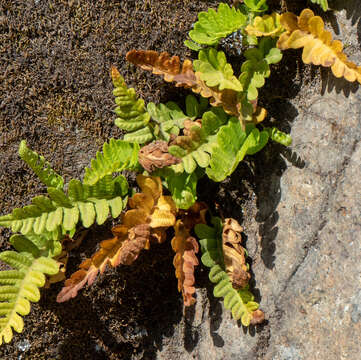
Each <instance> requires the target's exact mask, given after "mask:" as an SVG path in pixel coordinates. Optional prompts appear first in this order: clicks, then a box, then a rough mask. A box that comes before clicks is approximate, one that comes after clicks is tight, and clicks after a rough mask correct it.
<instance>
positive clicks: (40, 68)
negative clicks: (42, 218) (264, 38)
mask: <svg viewBox="0 0 361 360" xmlns="http://www.w3.org/2000/svg"><path fill="white" fill-rule="evenodd" d="M229 3H231V1H229ZM268 3H269V4H270V5H271V7H272V9H275V10H281V7H282V10H285V7H287V9H288V10H290V11H294V12H296V13H299V12H300V10H301V9H303V8H305V7H306V6H309V5H310V6H311V7H312V9H314V10H315V11H317V13H318V14H320V15H321V16H323V17H324V18H325V22H326V26H327V27H328V28H329V29H330V30H331V31H333V33H334V34H335V36H336V37H337V38H339V39H343V41H344V43H345V45H346V52H347V54H348V55H349V56H350V58H351V59H352V60H354V61H355V62H357V63H359V64H360V63H361V20H360V19H361V3H360V1H359V0H334V1H332V0H329V3H330V5H331V7H332V8H333V9H335V11H329V12H327V13H326V14H323V13H322V11H321V10H319V7H317V6H316V5H312V4H310V2H309V1H305V0H285V1H278V0H268ZM217 4H218V1H216V0H209V1H206V0H180V1H179V2H174V1H173V0H159V1H158V0H152V1H148V0H144V1H143V0H139V1H138V0H137V1H136V0H122V1H118V0H112V1H108V0H99V1H97V2H94V1H91V0H69V1H68V0H49V1H48V0H34V1H28V2H22V1H10V0H0V48H1V52H0V131H1V133H0V214H5V213H8V212H9V211H11V209H12V208H14V207H19V206H24V205H26V204H28V203H29V201H30V199H31V198H32V197H33V196H35V195H39V194H41V193H43V192H44V187H43V186H42V185H41V184H40V183H39V181H38V180H37V179H36V176H34V175H33V174H32V173H31V172H30V171H29V170H28V169H27V167H26V165H24V164H23V163H22V162H21V161H20V160H19V158H18V156H17V147H18V144H19V141H20V140H21V139H26V140H27V142H28V144H29V145H30V146H31V147H32V148H33V149H35V150H37V151H38V152H39V153H41V154H43V155H45V156H46V157H47V159H48V160H49V161H50V162H51V163H52V164H53V165H54V168H55V170H57V171H59V172H60V173H61V174H63V175H64V176H65V178H66V180H67V181H68V180H69V179H70V178H71V177H77V178H79V177H80V178H81V176H82V174H83V172H84V167H85V166H87V165H88V164H89V160H90V159H91V158H92V157H94V155H95V152H96V151H97V150H98V149H99V148H100V146H101V144H102V143H103V142H104V141H106V140H107V139H109V138H111V137H116V138H119V137H120V136H121V132H120V131H119V129H117V128H116V127H115V126H114V125H113V121H114V118H115V115H114V114H113V113H112V111H111V110H112V108H113V97H112V95H111V90H112V86H111V82H110V79H109V76H108V74H109V68H110V66H111V64H115V65H117V66H118V68H119V70H120V72H121V73H122V74H123V75H124V77H125V79H126V81H127V83H128V84H130V85H131V86H132V87H135V88H136V90H137V94H138V95H140V96H142V97H143V98H144V99H145V101H146V102H149V101H155V102H160V101H161V102H166V101H168V100H173V101H178V102H180V103H181V104H182V101H183V99H184V96H185V95H186V94H187V92H186V91H183V90H179V89H175V88H174V87H172V86H171V85H170V84H165V83H164V82H163V81H162V79H160V78H158V77H155V76H154V75H151V74H148V73H145V72H143V71H141V70H139V69H138V70H136V69H135V68H134V67H132V66H130V65H129V64H127V63H126V61H125V59H124V54H125V53H126V52H127V51H128V50H130V49H132V48H138V49H139V48H144V49H153V50H161V51H163V50H168V51H169V52H170V53H172V54H176V55H180V56H181V58H182V59H184V57H186V56H187V57H192V56H193V55H194V54H192V53H191V52H190V51H188V50H186V48H185V47H184V46H183V41H184V39H185V37H186V33H187V31H188V30H189V29H190V28H191V25H192V23H193V22H194V21H195V20H196V15H197V12H198V11H201V10H206V9H207V8H208V7H213V8H215V7H216V6H217ZM227 46H229V44H228V45H227ZM227 46H225V47H224V50H226V51H228V50H229V51H230V53H232V52H231V50H232V49H229V48H227ZM230 61H231V62H232V64H233V66H234V68H235V69H236V70H239V63H240V61H239V58H237V57H234V56H232V57H230ZM237 66H238V68H237ZM260 94H261V96H260V98H261V99H262V100H261V105H262V106H264V107H265V108H267V110H268V113H269V114H270V118H269V119H268V120H267V121H269V122H271V123H274V125H276V126H278V127H279V128H280V129H281V130H283V131H286V132H290V133H291V135H292V137H293V144H292V146H291V147H290V148H289V149H286V148H284V147H282V146H280V145H277V144H269V145H267V147H266V148H265V149H264V150H263V151H262V152H260V153H258V154H257V155H256V156H253V157H247V160H246V161H244V162H242V163H241V164H240V166H239V168H238V169H237V171H236V172H235V173H234V174H233V175H232V176H231V177H230V178H229V179H227V180H226V181H224V182H223V183H221V184H214V183H211V182H207V181H203V180H202V182H201V183H200V185H199V186H198V190H199V198H200V200H205V201H207V202H208V203H209V204H210V206H211V208H212V210H213V211H214V212H215V213H216V212H217V209H218V210H220V212H221V213H222V214H223V215H224V216H225V217H234V218H236V219H237V220H238V221H239V222H240V223H241V224H242V226H243V227H244V237H245V244H246V245H245V246H246V247H247V250H248V253H249V256H250V259H251V260H250V261H251V271H252V281H251V287H252V289H253V292H254V293H255V295H256V300H257V301H259V302H260V304H261V308H262V309H263V310H264V312H265V313H266V319H267V320H266V322H265V323H264V324H262V325H260V326H257V327H250V328H248V329H247V328H244V327H242V325H241V324H240V323H237V322H235V321H234V320H232V318H231V315H230V313H229V311H228V310H225V309H224V307H223V304H222V301H220V300H219V299H215V298H214V297H213V294H212V291H213V287H212V285H211V284H210V282H209V280H208V271H207V269H206V268H204V267H201V266H200V267H198V268H197V271H196V279H197V291H196V295H197V303H196V305H195V306H194V307H192V308H189V309H184V308H183V304H182V299H181V295H180V294H179V293H178V292H177V280H176V279H175V277H174V268H173V266H172V260H173V256H174V253H173V252H172V249H171V246H170V244H169V243H165V244H162V245H159V246H154V247H152V248H151V249H150V250H149V251H146V252H143V253H142V254H141V255H140V256H139V258H138V260H137V261H136V262H135V263H134V265H133V266H131V267H125V266H120V267H118V268H116V269H108V270H107V271H106V272H105V274H104V275H103V276H101V277H99V279H98V280H97V281H96V282H95V284H94V285H93V286H92V287H89V288H84V289H83V290H82V291H81V292H80V293H79V295H78V296H77V298H75V299H73V300H71V301H69V302H67V303H65V304H57V303H56V301H55V298H56V295H57V293H58V292H59V290H60V288H61V284H55V285H54V286H53V287H51V288H50V289H43V290H42V298H41V300H40V302H39V303H37V304H34V305H33V306H32V311H31V313H30V314H29V316H27V317H25V329H24V332H23V333H22V334H17V335H16V336H15V337H14V339H13V341H12V342H11V343H10V344H7V345H4V346H2V347H0V359H6V360H15V359H17V360H20V359H31V360H34V359H47V360H48V359H56V360H68V359H69V360H77V359H81V360H84V359H91V360H94V359H111V360H113V359H114V360H115V359H124V360H128V359H132V360H139V359H145V360H153V359H162V360H163V359H164V360H173V359H174V360H178V359H179V360H188V359H197V360H233V359H234V360H324V359H326V360H340V359H342V360H359V359H360V344H361V261H360V254H361V251H360V250H361V228H360V227H361V225H360V219H361V213H360V212H361V171H360V170H361V146H360V136H361V135H360V134H361V87H360V86H358V85H356V84H350V83H347V82H346V81H343V80H339V79H335V78H334V77H333V76H332V74H331V73H330V71H329V70H328V69H320V68H318V67H314V66H306V65H304V64H303V63H302V61H301V60H300V52H299V51H288V52H287V53H285V56H284V58H283V60H282V62H281V63H280V64H279V65H277V66H275V67H273V68H272V75H271V77H270V78H269V79H267V83H266V86H265V87H264V88H263V89H262V90H261V92H260ZM131 180H132V179H131V178H130V182H131V185H133V184H134V183H133V182H132V181H131ZM133 180H134V179H133ZM218 214H219V213H218ZM111 225H112V224H111V222H108V223H107V224H106V225H105V226H101V227H97V226H95V227H93V228H92V229H91V230H90V232H89V236H88V237H87V238H86V239H85V240H84V241H83V243H82V244H81V246H80V247H79V249H77V250H76V251H74V252H72V253H71V257H70V260H69V264H68V268H67V274H68V275H70V274H71V273H72V272H74V271H76V269H77V266H78V265H79V263H80V262H81V261H82V259H84V258H85V257H89V256H91V254H92V253H94V251H95V250H96V249H97V246H98V244H99V242H100V241H101V240H103V239H106V238H107V237H109V236H110V234H109V229H110V227H111ZM9 235H10V232H9V231H8V230H6V229H0V247H1V251H2V250H6V249H9V245H8V243H7V239H8V237H9ZM0 266H1V265H0Z"/></svg>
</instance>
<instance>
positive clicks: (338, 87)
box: [321, 68, 360, 97]
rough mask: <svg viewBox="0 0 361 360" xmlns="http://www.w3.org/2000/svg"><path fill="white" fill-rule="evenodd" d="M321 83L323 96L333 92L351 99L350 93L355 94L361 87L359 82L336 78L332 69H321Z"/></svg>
mask: <svg viewBox="0 0 361 360" xmlns="http://www.w3.org/2000/svg"><path fill="white" fill-rule="evenodd" d="M321 81H322V88H321V94H322V95H324V94H325V93H326V91H327V92H329V93H330V92H332V91H333V90H335V91H336V93H337V94H339V93H341V91H342V93H343V94H344V95H345V96H346V97H349V96H350V93H355V92H356V91H357V90H358V89H359V87H360V85H359V84H358V83H357V82H353V83H351V82H349V81H347V80H346V79H344V78H336V77H335V76H334V75H333V74H332V72H331V70H330V69H327V68H321Z"/></svg>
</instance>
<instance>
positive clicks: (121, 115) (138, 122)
mask: <svg viewBox="0 0 361 360" xmlns="http://www.w3.org/2000/svg"><path fill="white" fill-rule="evenodd" d="M112 80H113V84H114V90H113V94H114V96H115V103H116V104H117V107H116V108H115V113H116V114H117V115H118V118H117V119H116V120H115V125H116V126H118V127H119V128H120V129H122V130H125V131H127V132H128V133H129V134H126V135H125V136H124V140H127V141H130V142H139V143H140V144H143V143H145V142H148V141H151V140H153V139H154V136H153V134H152V131H151V129H150V127H149V125H148V123H149V120H150V115H149V113H148V112H147V111H146V109H145V107H144V100H142V99H137V95H136V93H135V90H134V89H133V88H128V87H127V84H126V83H125V81H124V78H123V77H122V76H121V75H120V74H119V72H118V70H117V69H116V68H115V67H112ZM137 131H141V132H142V134H141V136H140V134H139V133H138V134H137ZM133 135H134V136H133Z"/></svg>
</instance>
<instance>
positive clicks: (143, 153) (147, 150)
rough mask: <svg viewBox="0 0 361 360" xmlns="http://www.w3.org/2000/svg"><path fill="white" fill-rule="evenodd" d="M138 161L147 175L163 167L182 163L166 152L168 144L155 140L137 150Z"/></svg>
mask: <svg viewBox="0 0 361 360" xmlns="http://www.w3.org/2000/svg"><path fill="white" fill-rule="evenodd" d="M138 160H139V163H140V165H142V166H143V168H144V169H145V170H147V171H148V172H149V173H151V172H153V171H154V170H156V169H160V168H163V167H164V166H170V165H174V164H179V163H180V162H181V161H182V159H180V158H177V157H175V156H173V155H171V154H170V153H169V152H168V144H167V142H166V141H163V140H157V141H154V142H152V143H150V144H148V145H146V146H143V147H142V148H141V149H140V150H139V154H138Z"/></svg>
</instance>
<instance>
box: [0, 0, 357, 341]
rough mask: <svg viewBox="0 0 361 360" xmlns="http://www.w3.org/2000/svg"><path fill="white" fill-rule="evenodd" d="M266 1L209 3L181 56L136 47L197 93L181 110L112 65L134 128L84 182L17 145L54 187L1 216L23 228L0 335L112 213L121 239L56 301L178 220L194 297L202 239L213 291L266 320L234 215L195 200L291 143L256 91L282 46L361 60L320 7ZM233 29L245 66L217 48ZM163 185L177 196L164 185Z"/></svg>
mask: <svg viewBox="0 0 361 360" xmlns="http://www.w3.org/2000/svg"><path fill="white" fill-rule="evenodd" d="M320 4H321V5H322V4H325V2H323V3H322V2H321V3H320ZM266 11H267V4H266V1H265V0H244V2H243V3H242V4H241V5H237V7H233V8H230V7H229V6H228V5H226V4H223V3H221V4H220V5H219V7H218V9H217V11H216V10H213V9H209V10H208V12H202V13H200V14H199V17H198V21H197V23H196V24H195V25H194V29H193V30H192V31H190V33H189V36H190V38H191V40H192V41H190V40H188V41H186V45H187V46H188V47H190V48H191V49H193V50H195V51H197V52H198V58H197V59H196V60H194V61H191V60H189V59H186V60H185V61H184V62H183V63H181V62H180V60H179V58H178V57H177V56H173V57H171V56H170V55H169V54H168V53H166V52H163V53H158V52H155V51H147V50H132V51H130V52H128V54H127V59H128V60H129V61H130V62H132V63H133V64H135V65H137V66H139V67H141V68H143V69H145V70H149V71H152V72H153V73H154V74H157V75H161V76H162V77H163V78H164V80H165V81H168V82H173V83H174V84H175V86H176V87H185V88H188V89H190V90H191V91H192V92H193V93H194V94H196V96H194V95H190V94H189V95H188V96H187V97H186V99H185V108H184V109H182V108H181V107H179V106H178V105H177V104H176V103H174V102H168V103H166V104H154V103H149V104H147V105H146V106H145V103H144V101H143V100H142V99H138V98H137V96H136V93H135V90H134V89H132V88H128V87H127V85H126V83H125V81H124V79H123V78H122V76H121V75H120V74H119V72H118V71H117V69H116V68H115V67H113V68H112V71H111V73H112V80H113V84H114V95H115V102H116V108H115V113H116V114H117V119H116V120H115V125H116V126H118V127H119V128H121V129H122V130H123V131H124V132H125V135H124V138H123V139H110V140H109V141H108V142H107V143H105V144H104V145H103V148H102V151H100V152H98V153H97V154H96V158H95V159H93V160H92V161H91V165H90V167H89V168H86V169H85V174H84V177H83V179H82V180H81V181H80V180H77V179H72V180H71V181H70V182H69V183H68V184H67V185H66V186H64V180H63V178H62V177H61V176H60V175H59V174H57V173H56V172H55V171H54V170H53V169H52V168H51V165H50V164H49V163H48V162H47V161H46V160H45V159H44V157H42V156H39V155H38V154H37V153H36V152H34V151H32V150H31V149H29V148H28V147H27V145H26V143H25V141H22V142H21V143H20V148H19V155H20V156H21V158H22V159H23V160H24V161H25V162H26V163H27V164H28V165H29V166H30V168H31V169H32V170H33V171H34V172H35V173H36V174H37V175H38V177H39V179H40V180H41V181H42V182H43V183H44V184H45V185H46V187H47V195H40V196H37V197H35V198H33V199H32V201H31V204H30V205H27V206H24V207H23V208H19V209H14V210H13V211H12V213H11V214H8V215H3V216H1V217H0V226H5V227H9V228H11V229H12V231H13V232H14V233H15V234H14V235H13V236H11V237H10V243H11V245H12V246H13V247H14V249H15V251H4V252H2V253H1V254H0V260H1V261H3V262H5V263H6V264H8V265H9V266H11V267H13V268H14V270H6V271H1V272H0V301H1V302H0V316H1V317H0V343H2V342H3V341H4V342H9V341H11V339H12V337H13V330H15V331H17V332H21V331H22V330H23V319H22V316H24V315H26V314H28V313H29V311H30V302H36V301H38V300H39V297H40V292H39V288H40V287H42V286H44V284H45V282H46V281H47V282H48V283H51V282H55V281H60V280H62V279H64V272H65V269H64V266H65V265H66V261H67V249H69V247H68V246H66V244H67V243H68V242H69V241H70V239H72V238H73V237H74V236H75V233H76V229H77V226H78V225H79V224H81V225H82V226H83V227H85V228H89V227H90V226H92V225H93V224H94V223H95V222H96V223H97V224H103V223H104V222H105V221H106V219H107V218H108V217H109V216H111V217H113V218H117V219H118V222H119V224H118V225H116V226H114V227H113V229H112V232H113V237H112V238H111V239H108V240H105V241H103V242H101V244H100V249H99V250H98V251H97V252H96V253H95V254H94V255H93V256H92V257H91V258H89V259H86V260H85V261H84V262H82V263H81V264H80V266H79V270H78V271H77V272H75V273H74V274H73V275H72V276H71V277H70V278H69V279H68V280H66V281H65V284H64V287H63V289H62V290H61V292H60V293H59V295H58V298H57V300H58V301H59V302H64V301H67V300H69V299H71V298H73V297H75V296H76V295H77V293H78V292H79V290H80V289H81V288H82V287H84V286H85V285H86V284H88V285H91V284H92V283H93V282H94V280H95V279H96V277H97V276H98V275H99V274H102V273H103V272H104V270H105V269H106V268H107V267H108V266H117V265H119V264H124V265H130V264H132V263H133V262H134V261H135V260H136V259H137V257H138V255H139V253H140V251H142V250H143V249H145V250H146V249H149V248H150V246H151V245H152V244H153V243H162V242H164V241H166V240H167V238H166V234H167V230H168V229H169V228H173V230H174V236H173V238H172V239H171V240H170V241H171V244H172V248H173V250H174V252H175V256H174V262H173V263H174V267H175V275H176V278H177V279H178V289H179V291H180V292H181V293H182V295H183V299H184V304H185V306H191V305H193V304H194V303H195V301H196V299H195V297H194V293H195V278H194V268H195V267H196V266H198V264H199V262H198V258H197V253H198V251H199V247H200V248H201V252H202V257H201V260H202V263H203V264H204V265H205V266H207V267H209V268H210V272H209V278H210V280H211V282H212V283H214V284H215V286H214V296H216V297H223V298H224V304H225V307H226V308H228V309H230V310H231V312H232V316H233V317H234V319H240V320H241V322H242V324H243V325H245V326H248V325H250V324H258V323H261V322H262V321H263V320H264V313H263V312H262V311H261V310H260V309H259V304H258V303H257V302H255V301H254V296H253V295H252V293H251V291H250V289H249V285H248V282H249V279H250V273H249V266H248V264H247V261H246V260H247V252H246V250H245V249H244V248H243V247H242V238H241V231H242V228H241V226H240V225H239V224H238V223H237V222H236V220H234V219H230V218H228V219H220V218H218V217H215V216H211V223H210V224H207V221H206V219H207V218H206V212H207V211H208V210H207V205H206V204H204V203H201V202H197V191H196V190H197V182H198V180H199V179H200V178H201V177H203V176H207V177H208V178H209V179H210V180H212V181H215V182H221V181H223V180H224V179H226V178H227V177H228V176H230V175H231V174H232V173H233V171H234V170H235V169H236V168H237V166H238V164H239V163H240V162H241V161H242V160H243V159H244V158H245V157H246V156H250V155H253V154H255V153H257V152H258V151H260V150H261V149H262V148H263V147H264V146H265V145H266V144H267V142H268V141H269V140H272V141H276V142H279V143H281V144H282V145H285V146H288V145H290V144H291V138H290V136H289V135H287V134H285V133H283V132H281V131H279V130H278V129H277V128H275V127H271V128H270V127H266V126H264V125H263V123H262V121H263V120H264V119H265V118H266V116H267V111H266V109H264V108H262V107H260V106H259V105H258V95H259V94H258V90H259V89H260V88H261V87H262V86H263V85H264V84H265V81H266V79H267V78H268V77H269V75H270V71H271V66H272V64H275V63H277V62H279V61H280V60H281V58H282V51H283V50H286V49H289V48H303V53H302V59H303V61H304V62H305V63H313V64H315V65H323V66H327V67H331V70H332V72H333V74H334V75H335V76H337V77H342V76H343V77H345V78H346V80H348V81H358V82H359V83H361V68H360V67H358V66H356V65H355V64H353V63H352V62H350V61H348V60H347V57H346V55H345V54H344V53H343V52H342V44H341V43H340V42H339V41H337V40H335V41H333V40H332V37H331V34H330V33H329V32H327V31H325V30H324V24H323V21H322V19H321V18H320V17H318V16H314V13H313V12H312V11H311V10H309V9H306V10H304V11H303V12H302V13H301V14H300V16H296V15H295V14H292V13H284V14H277V13H272V14H266V15H265V14H264V13H265V12H266ZM234 33H238V34H241V35H242V46H246V47H247V50H246V51H244V52H243V53H242V55H243V56H244V59H245V60H244V61H243V63H242V66H241V71H240V74H238V75H235V74H234V71H233V69H232V66H231V65H230V64H229V63H228V62H227V58H226V54H225V53H224V52H222V51H219V50H218V48H217V46H218V44H219V43H220V41H221V40H222V39H223V38H226V37H227V36H229V35H231V34H234ZM124 170H128V171H129V170H130V171H134V172H136V173H137V174H138V175H137V182H138V185H139V187H140V189H141V192H139V193H136V194H131V192H130V190H129V186H128V183H127V180H126V178H125V177H124V176H123V175H119V174H121V173H122V171H124ZM164 188H165V189H166V190H167V191H168V192H169V194H170V195H164V194H163V192H164ZM65 189H66V190H65ZM130 195H132V196H130ZM197 238H198V239H199V240H197ZM46 279H47V280H46Z"/></svg>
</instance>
